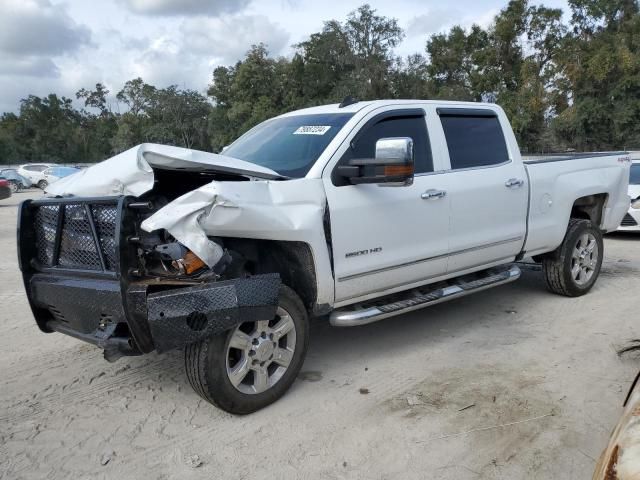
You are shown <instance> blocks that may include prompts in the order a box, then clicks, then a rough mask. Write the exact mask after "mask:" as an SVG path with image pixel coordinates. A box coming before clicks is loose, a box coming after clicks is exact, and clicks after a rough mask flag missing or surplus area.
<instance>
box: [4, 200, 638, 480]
mask: <svg viewBox="0 0 640 480" xmlns="http://www.w3.org/2000/svg"><path fill="white" fill-rule="evenodd" d="M25 197H26V194H18V195H16V196H14V197H13V198H12V199H9V200H4V201H0V251H1V252H2V253H3V255H2V256H1V257H0V305H1V307H0V332H1V333H0V477H1V478H6V479H21V478H47V479H58V478H59V479H84V478H86V479H89V478H91V479H94V478H98V479H100V478H115V479H119V480H123V479H139V478H144V479H173V478H176V479H178V478H179V479H191V478H207V479H213V478H215V479H236V478H238V479H239V478H251V479H260V478H277V479H286V478H314V479H315V478H327V479H342V478H350V479H351V478H356V479H358V478H362V479H391V478H401V479H403V480H404V479H425V478H440V479H457V480H460V479H478V478H482V479H498V478H500V479H520V478H527V479H550V478H562V479H587V478H591V473H592V471H593V467H594V462H595V459H596V458H597V457H598V456H599V454H600V452H601V450H602V449H603V448H604V447H605V445H606V442H607V439H608V436H609V433H610V431H611V429H612V427H613V426H614V424H615V423H616V420H617V418H618V416H619V415H620V412H621V403H622V401H623V399H624V396H625V394H626V391H627V389H628V387H629V384H630V382H631V380H632V379H633V376H634V374H635V372H636V370H637V369H638V368H640V361H639V360H637V359H635V360H634V359H631V358H629V359H622V360H621V359H619V358H618V357H617V356H616V353H615V348H616V347H618V346H620V345H622V344H624V343H625V342H626V341H627V340H628V339H631V338H637V337H639V336H640V325H639V324H638V307H639V303H638V295H639V292H640V275H639V273H640V236H633V235H625V236H622V235H615V236H609V237H607V238H606V241H605V244H606V247H605V249H606V261H605V265H604V268H603V271H602V275H601V278H600V280H599V282H598V283H597V285H596V287H595V288H594V290H593V291H592V292H591V293H590V294H589V295H587V296H585V297H582V298H579V299H568V298H562V297H558V296H554V295H552V294H550V293H547V292H546V290H545V288H544V284H543V281H542V278H541V275H540V273H539V272H536V271H526V272H525V273H524V275H523V278H522V279H521V280H520V281H519V282H516V283H515V284H511V285H508V286H504V287H499V288H497V289H493V290H489V291H486V292H483V293H480V294H478V295H475V296H470V297H466V298H464V299H461V300H458V301H455V302H451V303H447V304H442V305H438V306H436V307H432V308H430V309H427V310H423V311H418V312H414V313H412V314H408V315H405V316H402V317H398V318H395V319H389V320H386V321H384V322H380V323H377V324H372V325H369V326H365V327H359V328H355V329H348V330H338V329H333V328H331V327H329V326H328V325H324V324H322V323H320V324H316V325H314V326H313V328H312V332H311V333H312V337H311V349H310V351H309V355H308V357H307V360H306V363H305V365H304V367H303V372H302V373H301V375H300V377H299V379H298V381H297V382H296V383H295V384H294V386H293V388H292V389H291V391H290V392H289V393H288V394H287V395H286V396H285V397H284V398H283V399H281V400H280V401H279V402H277V403H276V404H274V405H273V406H271V407H269V408H267V409H265V410H262V411H260V412H258V413H255V414H253V415H249V416H245V417H234V416H231V415H229V414H226V413H224V412H222V411H220V410H217V409H216V408H214V407H212V406H211V405H209V404H207V403H205V402H204V401H202V400H200V398H199V397H198V396H197V395H196V394H195V393H193V391H192V390H191V388H190V387H189V385H188V383H187V381H186V379H185V376H184V375H183V371H182V362H183V358H182V353H181V352H174V353H171V354H167V355H163V356H160V355H149V356H145V357H135V358H125V359H121V360H119V361H118V362H117V363H114V364H110V363H107V362H106V361H104V360H103V359H102V355H101V352H100V351H99V350H98V349H96V348H94V347H92V346H90V345H85V344H82V343H81V342H79V341H76V340H74V339H71V338H67V337H64V336H63V335H60V334H50V335H45V334H42V333H40V331H39V330H38V329H37V328H36V325H35V323H34V322H33V319H32V318H31V313H30V311H29V308H28V306H27V302H26V299H25V296H24V293H23V287H22V284H21V278H20V274H19V271H18V268H17V266H16V252H15V218H16V206H17V204H18V202H19V201H20V200H21V199H23V198H25ZM366 392H368V393H366ZM465 407H468V408H465Z"/></svg>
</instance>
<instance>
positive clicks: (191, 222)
mask: <svg viewBox="0 0 640 480" xmlns="http://www.w3.org/2000/svg"><path fill="white" fill-rule="evenodd" d="M325 205H326V197H325V193H324V188H323V185H322V181H321V180H320V179H307V178H302V179H295V180H287V181H251V182H217V181H214V182H211V183H209V184H207V185H204V186H202V187H200V188H198V189H196V190H193V191H191V192H189V193H186V194H184V195H182V196H181V197H179V198H177V199H175V200H174V201H172V202H171V203H169V204H168V205H166V206H165V207H163V208H161V209H160V210H158V211H157V212H156V213H154V214H153V215H152V216H151V217H149V218H147V219H146V220H145V221H144V222H143V223H142V225H141V227H142V229H144V230H145V231H147V232H152V231H154V230H158V229H165V230H167V231H168V232H169V233H170V234H171V235H173V237H175V238H176V239H177V240H178V241H179V242H180V243H182V244H183V245H185V246H186V247H187V248H189V249H190V250H191V251H193V252H194V253H195V254H196V255H197V256H198V257H200V258H201V259H202V260H203V261H204V262H205V263H206V264H207V265H209V266H210V267H213V266H214V265H215V264H216V263H217V261H218V260H219V258H220V255H221V252H222V250H221V248H220V246H219V245H218V244H217V243H215V242H214V241H212V240H209V237H236V238H254V239H260V240H282V241H299V242H304V243H307V244H309V245H310V247H311V251H312V253H313V257H314V263H315V267H316V273H317V277H318V278H319V279H332V278H333V274H332V272H331V267H330V260H329V255H328V249H327V244H326V238H325V236H324V226H323V218H324V212H325ZM333 293H334V292H333V283H332V282H319V283H318V299H317V300H318V303H319V304H322V303H332V302H333Z"/></svg>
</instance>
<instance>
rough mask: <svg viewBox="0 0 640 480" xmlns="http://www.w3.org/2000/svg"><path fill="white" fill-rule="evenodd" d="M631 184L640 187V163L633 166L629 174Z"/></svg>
mask: <svg viewBox="0 0 640 480" xmlns="http://www.w3.org/2000/svg"><path fill="white" fill-rule="evenodd" d="M629 184H630V185H640V163H633V164H631V172H630V173H629Z"/></svg>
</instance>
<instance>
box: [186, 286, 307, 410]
mask: <svg viewBox="0 0 640 480" xmlns="http://www.w3.org/2000/svg"><path fill="white" fill-rule="evenodd" d="M278 305H279V307H282V308H284V310H286V311H287V312H288V313H289V316H290V317H291V319H292V320H293V323H294V325H295V338H296V341H295V349H294V351H293V355H292V358H291V362H290V363H289V366H288V367H287V369H286V371H285V372H284V374H283V375H282V377H281V378H280V379H279V380H278V381H277V382H276V383H275V384H274V385H273V386H271V387H270V388H268V389H267V390H265V391H263V392H262V393H253V394H247V393H243V392H241V391H240V390H238V389H237V388H236V387H234V385H233V384H232V383H231V380H230V379H229V376H228V374H227V356H228V355H229V353H228V347H229V342H230V340H231V336H232V334H233V332H234V331H235V330H236V329H235V328H234V329H232V330H229V331H227V332H224V333H222V334H220V335H216V336H214V337H211V338H209V339H207V340H203V341H201V342H198V343H194V344H191V345H187V346H186V347H185V350H184V354H185V370H186V373H187V378H188V379H189V383H190V384H191V386H192V387H193V389H194V390H195V391H196V393H197V394H198V395H200V396H201V397H202V398H204V399H205V400H206V401H208V402H210V403H212V404H213V405H215V406H217V407H219V408H221V409H222V410H225V411H227V412H229V413H234V414H238V415H245V414H248V413H252V412H255V411H257V410H260V409H261V408H264V407H266V406H267V405H270V404H271V403H273V402H275V401H276V400H278V399H279V398H280V397H282V396H283V395H284V394H285V393H286V391H287V390H288V389H289V387H290V386H291V384H293V382H294V381H295V379H296V377H297V375H298V373H299V372H300V368H301V367H302V364H303V362H304V358H305V355H306V353H307V346H308V344H309V320H308V318H307V311H306V310H305V308H304V305H303V303H302V301H301V300H300V298H299V297H298V295H296V293H295V292H294V291H293V290H292V289H290V288H289V287H286V286H282V287H281V288H280V299H279V304H278Z"/></svg>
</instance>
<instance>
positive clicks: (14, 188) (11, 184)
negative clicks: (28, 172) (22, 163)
mask: <svg viewBox="0 0 640 480" xmlns="http://www.w3.org/2000/svg"><path fill="white" fill-rule="evenodd" d="M9 188H11V193H16V192H17V191H18V190H19V187H18V184H17V183H16V182H9Z"/></svg>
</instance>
